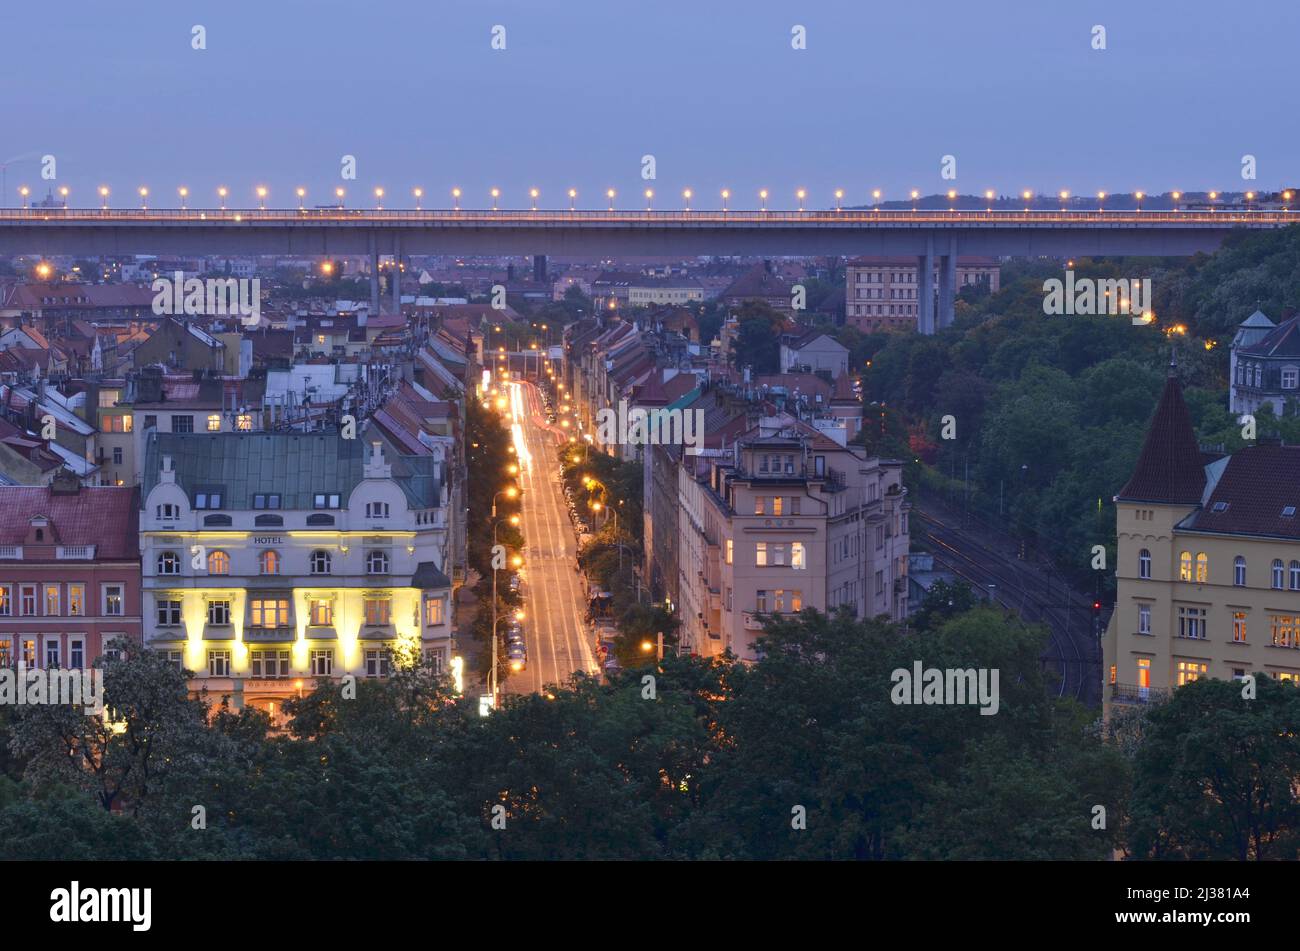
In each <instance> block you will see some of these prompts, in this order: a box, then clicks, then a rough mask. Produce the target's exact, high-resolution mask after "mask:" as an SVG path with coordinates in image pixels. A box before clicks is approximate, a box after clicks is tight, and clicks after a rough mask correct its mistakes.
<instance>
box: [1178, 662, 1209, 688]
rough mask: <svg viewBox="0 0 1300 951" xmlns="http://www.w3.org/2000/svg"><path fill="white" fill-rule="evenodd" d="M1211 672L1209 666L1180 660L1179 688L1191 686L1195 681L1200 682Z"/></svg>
mask: <svg viewBox="0 0 1300 951" xmlns="http://www.w3.org/2000/svg"><path fill="white" fill-rule="evenodd" d="M1208 670H1209V667H1208V665H1206V664H1202V663H1198V662H1196V661H1191V660H1180V661H1179V662H1178V686H1180V687H1181V686H1183V685H1184V684H1190V683H1192V682H1193V681H1196V680H1200V679H1201V678H1202V677H1204V676H1205V674H1206V671H1208Z"/></svg>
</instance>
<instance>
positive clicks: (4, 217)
mask: <svg viewBox="0 0 1300 951" xmlns="http://www.w3.org/2000/svg"><path fill="white" fill-rule="evenodd" d="M0 221H3V222H32V223H38V222H54V221H76V222H88V223H89V222H99V223H102V222H120V223H129V222H162V223H167V222H177V223H187V224H192V223H198V222H218V223H222V224H231V223H242V222H249V223H255V222H263V223H282V224H287V223H317V222H319V223H327V222H339V223H344V222H346V223H351V224H356V223H365V224H370V223H374V224H384V223H407V222H409V223H412V224H421V223H428V224H440V225H446V224H456V223H463V224H474V225H482V224H493V223H498V224H502V225H516V224H524V223H537V224H560V225H563V224H584V223H589V224H607V225H608V224H614V225H620V224H656V225H662V224H668V223H681V224H695V225H703V224H707V225H762V224H792V225H826V226H836V225H863V224H866V225H871V224H887V225H901V224H967V225H977V224H984V225H999V224H1006V225H1023V224H1043V225H1056V226H1060V225H1074V224H1095V225H1107V226H1116V225H1214V226H1216V227H1228V226H1232V225H1239V224H1244V225H1255V226H1264V225H1287V224H1293V223H1295V222H1297V221H1300V214H1298V213H1297V211H1296V210H1294V209H1284V210H1277V209H1259V210H1242V209H1234V210H1231V211H1227V210H1225V211H1174V210H1165V211H1143V210H1139V209H1117V208H1116V209H1112V208H1108V209H1093V210H1080V211H1069V210H1066V211H1050V210H1041V209H1040V210H1030V211H1023V210H1020V211H1016V210H996V209H995V210H985V211H971V210H968V211H935V210H925V209H919V210H915V211H913V210H911V209H895V208H890V209H883V208H882V209H844V210H842V211H835V210H829V211H824V210H818V211H754V210H746V211H721V210H707V211H695V210H691V211H686V210H684V209H682V210H676V211H650V210H641V211H636V210H618V209H615V210H612V211H611V210H608V209H606V210H590V209H587V210H575V211H566V210H539V211H531V210H528V209H496V210H493V209H459V210H457V209H426V210H417V209H401V208H395V209H362V208H356V209H351V208H346V209H340V208H185V209H182V208H148V209H146V208H44V207H42V208H0Z"/></svg>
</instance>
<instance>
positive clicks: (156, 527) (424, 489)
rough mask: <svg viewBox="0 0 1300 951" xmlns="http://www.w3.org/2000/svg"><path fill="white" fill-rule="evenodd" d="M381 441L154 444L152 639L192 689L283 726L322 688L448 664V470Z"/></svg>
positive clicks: (188, 438)
mask: <svg viewBox="0 0 1300 951" xmlns="http://www.w3.org/2000/svg"><path fill="white" fill-rule="evenodd" d="M374 432H375V431H373V430H372V431H371V432H370V433H369V434H359V437H360V438H358V439H343V438H342V437H341V435H340V434H339V433H338V432H336V431H327V432H311V433H239V432H233V433H213V434H189V435H177V434H166V433H157V432H155V433H152V434H151V435H150V436H149V439H148V451H147V454H146V464H145V465H146V473H145V484H144V486H143V489H142V492H143V507H142V510H141V516H140V519H141V522H140V525H141V531H140V550H141V558H142V564H141V569H142V575H143V594H144V596H143V601H144V612H145V618H146V624H145V632H146V633H145V638H146V643H147V644H148V645H149V646H151V647H154V648H157V649H159V650H163V651H166V652H167V654H168V657H169V658H170V659H171V660H173V662H175V663H176V664H177V665H178V666H180V667H184V668H187V669H189V670H191V671H193V672H194V681H193V686H194V689H195V690H196V691H203V690H207V691H208V692H209V695H210V696H213V697H226V696H228V697H232V699H233V698H237V699H238V700H239V701H240V702H243V703H248V704H249V705H252V706H255V707H259V708H262V709H265V710H267V711H268V712H269V713H270V714H271V715H272V716H273V717H274V716H276V715H277V713H278V710H279V709H280V705H281V704H282V702H283V700H284V699H285V698H286V697H289V696H293V695H296V694H299V693H301V692H309V691H310V690H311V689H312V686H313V685H314V683H315V681H316V680H318V679H322V678H324V679H333V680H338V679H340V678H342V677H343V676H344V675H346V674H352V675H354V676H356V677H358V678H360V677H383V676H387V674H388V673H389V672H390V670H391V668H392V664H393V663H395V662H396V661H397V660H399V659H403V658H406V657H413V656H416V655H417V654H421V655H423V656H424V657H426V658H429V659H431V660H432V661H433V663H434V664H435V666H438V667H439V668H441V669H447V668H448V666H449V664H450V662H451V654H452V646H453V645H452V640H451V635H452V628H451V605H450V603H449V602H450V593H451V581H450V579H449V578H448V577H447V575H446V574H445V573H444V570H443V566H444V565H446V564H447V563H448V562H447V559H448V554H449V549H448V542H449V539H448V528H447V526H448V517H447V501H448V500H447V493H446V488H445V485H446V483H445V481H444V473H443V472H442V465H443V462H442V460H441V459H436V458H434V457H431V456H418V457H417V456H409V455H401V454H398V453H397V452H395V451H393V449H392V448H391V446H386V445H385V443H384V442H383V441H382V439H380V438H378V437H377V436H374V434H373V433H374Z"/></svg>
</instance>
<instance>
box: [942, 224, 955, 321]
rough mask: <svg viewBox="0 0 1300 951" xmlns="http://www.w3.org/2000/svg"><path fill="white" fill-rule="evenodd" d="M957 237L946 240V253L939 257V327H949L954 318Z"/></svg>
mask: <svg viewBox="0 0 1300 951" xmlns="http://www.w3.org/2000/svg"><path fill="white" fill-rule="evenodd" d="M956 302H957V239H956V237H953V238H951V239H950V240H949V242H948V253H947V254H945V255H943V256H942V257H941V258H940V259H939V321H938V323H939V329H941V330H942V329H943V328H944V327H951V326H952V322H953V320H954V319H956V310H955V307H956Z"/></svg>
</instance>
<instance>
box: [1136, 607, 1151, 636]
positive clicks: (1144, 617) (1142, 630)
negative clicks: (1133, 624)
mask: <svg viewBox="0 0 1300 951" xmlns="http://www.w3.org/2000/svg"><path fill="white" fill-rule="evenodd" d="M1138 633H1139V634H1150V633H1151V605H1149V604H1140V605H1138Z"/></svg>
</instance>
